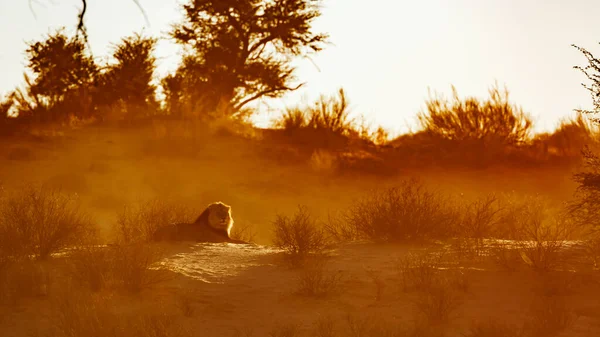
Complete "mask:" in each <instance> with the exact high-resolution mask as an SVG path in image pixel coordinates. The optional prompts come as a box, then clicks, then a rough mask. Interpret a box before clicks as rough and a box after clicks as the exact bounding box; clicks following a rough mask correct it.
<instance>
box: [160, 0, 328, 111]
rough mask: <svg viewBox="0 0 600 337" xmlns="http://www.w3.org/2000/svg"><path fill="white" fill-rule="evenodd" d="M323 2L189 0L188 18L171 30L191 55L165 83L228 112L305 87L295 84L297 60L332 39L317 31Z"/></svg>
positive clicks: (206, 107) (207, 108)
mask: <svg viewBox="0 0 600 337" xmlns="http://www.w3.org/2000/svg"><path fill="white" fill-rule="evenodd" d="M319 3H320V1H314V0H218V1H217V0H189V1H188V2H187V3H186V4H183V5H182V7H183V10H184V20H183V22H182V23H180V24H176V25H174V26H173V29H172V31H171V32H170V35H171V37H172V38H173V39H174V40H175V41H176V42H177V43H179V44H181V45H183V46H184V47H185V49H186V55H185V57H184V61H183V62H182V65H181V67H180V69H179V70H178V71H177V72H176V73H175V74H174V75H171V76H170V77H169V78H167V79H166V80H165V82H167V83H169V84H170V85H172V86H173V85H175V86H176V85H182V88H181V89H183V90H185V91H187V92H186V93H185V94H184V96H186V97H187V98H188V99H190V100H191V101H190V102H187V104H190V105H191V106H202V107H203V108H202V110H204V111H217V110H218V111H222V112H223V113H225V114H226V115H228V116H231V115H234V114H236V113H237V112H239V111H240V110H241V108H242V107H244V106H245V105H246V104H248V103H250V102H253V101H255V100H256V99H259V98H261V97H280V96H281V95H283V94H284V93H286V92H289V91H293V90H296V89H298V88H299V87H300V85H296V86H292V82H293V81H294V80H295V77H294V74H293V73H294V70H295V68H294V67H293V66H292V64H291V61H292V60H293V58H295V57H305V56H308V55H310V54H311V53H315V52H319V51H321V50H322V48H323V47H324V44H325V43H326V42H327V40H328V35H327V34H323V33H315V32H313V29H312V23H313V21H314V20H315V19H316V18H318V17H319V16H320V15H321V12H320V5H319ZM186 82H187V84H188V85H185V84H186ZM176 83H177V84H176ZM190 84H193V85H190ZM167 87H168V85H167ZM167 89H168V90H167V91H168V92H171V93H172V92H173V91H172V90H170V89H171V88H167ZM168 99H169V98H168Z"/></svg>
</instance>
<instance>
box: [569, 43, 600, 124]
mask: <svg viewBox="0 0 600 337" xmlns="http://www.w3.org/2000/svg"><path fill="white" fill-rule="evenodd" d="M572 46H573V47H575V48H576V49H577V50H579V51H580V52H582V53H583V55H584V56H585V57H586V58H587V61H588V65H587V66H585V67H581V66H574V67H573V68H575V69H578V70H580V71H581V72H582V73H583V74H584V75H585V76H586V77H587V78H588V79H589V80H590V81H592V84H591V85H586V84H585V83H582V84H581V85H582V86H583V87H584V88H586V89H587V90H588V91H589V92H590V94H591V96H592V104H593V106H594V109H593V110H585V109H576V110H575V111H578V112H581V113H586V114H596V113H598V112H600V60H599V59H597V58H595V57H594V55H593V54H592V53H590V52H589V51H588V50H587V49H585V48H581V47H578V46H576V45H574V44H573V45H572ZM592 120H594V121H595V122H596V123H600V119H598V118H592Z"/></svg>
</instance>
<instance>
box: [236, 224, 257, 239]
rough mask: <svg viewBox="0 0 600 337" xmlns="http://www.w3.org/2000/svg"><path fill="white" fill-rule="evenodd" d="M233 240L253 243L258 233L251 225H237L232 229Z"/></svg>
mask: <svg viewBox="0 0 600 337" xmlns="http://www.w3.org/2000/svg"><path fill="white" fill-rule="evenodd" d="M230 236H231V238H232V239H234V240H242V241H246V242H253V241H254V240H255V239H256V236H257V233H256V230H255V229H254V227H253V226H252V225H251V224H249V223H242V224H240V223H237V222H236V224H235V226H233V228H232V229H231V234H230Z"/></svg>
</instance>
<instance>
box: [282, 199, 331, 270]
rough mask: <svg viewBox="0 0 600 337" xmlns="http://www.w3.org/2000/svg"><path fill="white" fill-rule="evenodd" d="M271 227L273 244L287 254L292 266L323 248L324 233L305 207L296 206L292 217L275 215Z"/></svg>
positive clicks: (324, 241) (324, 242)
mask: <svg viewBox="0 0 600 337" xmlns="http://www.w3.org/2000/svg"><path fill="white" fill-rule="evenodd" d="M273 226H274V244H275V246H277V247H278V248H280V249H284V250H285V251H286V252H287V253H288V254H289V256H290V258H291V261H292V264H295V265H298V264H302V263H303V262H304V259H305V258H306V257H307V256H309V255H310V254H314V253H317V254H318V253H321V252H322V251H323V249H324V248H325V244H326V240H325V233H324V231H323V230H321V229H320V228H318V227H317V224H316V222H315V220H314V219H313V218H312V217H311V215H310V213H309V212H308V209H307V208H306V207H305V206H302V205H300V206H298V210H297V211H296V213H295V214H294V216H293V217H288V216H285V215H277V217H276V219H275V221H274V222H273Z"/></svg>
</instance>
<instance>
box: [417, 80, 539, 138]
mask: <svg viewBox="0 0 600 337" xmlns="http://www.w3.org/2000/svg"><path fill="white" fill-rule="evenodd" d="M452 93H453V96H454V101H453V102H449V101H448V100H446V99H444V98H442V97H437V98H430V99H429V100H428V101H427V102H426V105H427V112H421V113H419V114H418V120H419V123H420V124H421V127H422V128H423V129H424V130H425V131H427V132H429V133H430V134H432V135H434V136H436V137H439V138H440V139H447V140H450V141H456V142H461V143H463V144H466V143H471V144H482V145H486V146H490V145H494V146H513V145H520V144H522V143H523V142H524V141H526V140H527V139H528V137H529V134H530V132H531V128H532V122H531V119H530V118H529V116H527V115H526V114H525V113H523V111H522V110H521V109H520V108H518V107H516V106H514V105H511V104H510V103H509V101H508V91H507V90H505V91H504V93H502V92H500V90H499V89H498V87H497V85H496V86H494V87H492V88H491V89H490V90H489V94H490V98H489V99H488V100H486V101H480V100H479V99H477V98H474V97H469V98H466V99H464V100H461V99H460V98H459V97H458V93H457V91H456V89H455V88H454V87H452Z"/></svg>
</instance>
